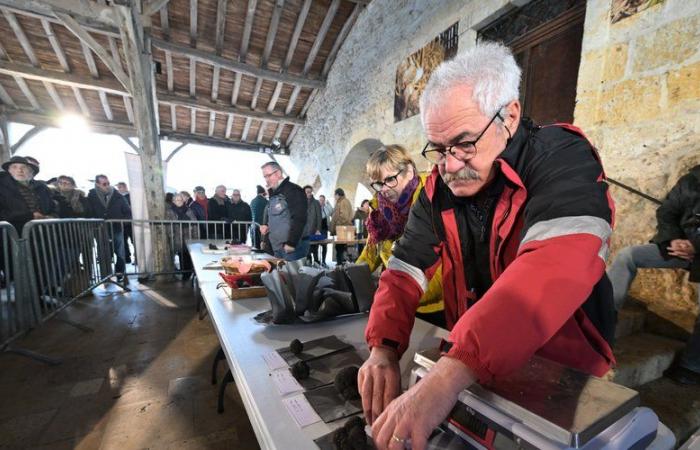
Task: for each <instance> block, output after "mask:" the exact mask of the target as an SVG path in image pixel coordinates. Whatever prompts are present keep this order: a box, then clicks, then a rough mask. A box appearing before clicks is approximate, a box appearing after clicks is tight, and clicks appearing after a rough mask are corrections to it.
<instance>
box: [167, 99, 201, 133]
mask: <svg viewBox="0 0 700 450" xmlns="http://www.w3.org/2000/svg"><path fill="white" fill-rule="evenodd" d="M172 104H174V103H171V105H172ZM196 132H197V110H196V109H194V108H190V133H192V134H195V133H196Z"/></svg>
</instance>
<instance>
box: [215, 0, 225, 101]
mask: <svg viewBox="0 0 700 450" xmlns="http://www.w3.org/2000/svg"><path fill="white" fill-rule="evenodd" d="M227 4H228V0H218V2H217V6H216V45H215V51H216V54H217V55H218V56H221V53H222V52H223V50H224V33H225V30H226V5H227ZM220 72H221V68H220V67H219V66H214V75H213V77H212V81H211V99H212V100H216V99H217V98H218V97H219V76H220Z"/></svg>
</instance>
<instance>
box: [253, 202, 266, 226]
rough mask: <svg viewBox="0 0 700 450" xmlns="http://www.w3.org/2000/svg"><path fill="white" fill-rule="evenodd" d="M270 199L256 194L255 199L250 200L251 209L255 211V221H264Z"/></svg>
mask: <svg viewBox="0 0 700 450" xmlns="http://www.w3.org/2000/svg"><path fill="white" fill-rule="evenodd" d="M267 204H268V201H267V199H266V198H265V197H263V196H262V195H256V196H255V198H254V199H253V201H251V202H250V209H251V211H252V213H253V222H255V223H263V220H264V219H263V216H264V215H265V209H266V208H267Z"/></svg>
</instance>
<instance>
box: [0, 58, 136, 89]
mask: <svg viewBox="0 0 700 450" xmlns="http://www.w3.org/2000/svg"><path fill="white" fill-rule="evenodd" d="M0 74H4V75H9V76H13V77H14V76H18V77H22V78H26V79H28V80H37V81H42V82H43V81H47V82H49V83H55V84H60V85H62V86H70V87H77V88H80V89H90V90H98V91H105V92H107V93H110V94H115V95H121V96H124V95H129V93H128V92H127V91H125V90H124V89H123V88H122V86H121V85H120V84H119V83H115V82H114V81H112V80H108V79H100V80H95V79H94V78H90V77H86V76H82V75H78V74H72V73H65V72H59V71H57V70H43V69H40V68H38V67H32V66H29V65H27V64H17V63H13V62H9V61H0Z"/></svg>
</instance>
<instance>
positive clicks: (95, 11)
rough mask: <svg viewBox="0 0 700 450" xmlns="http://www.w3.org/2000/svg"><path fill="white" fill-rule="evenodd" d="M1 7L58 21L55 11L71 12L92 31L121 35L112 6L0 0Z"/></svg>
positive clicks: (60, 0)
mask: <svg viewBox="0 0 700 450" xmlns="http://www.w3.org/2000/svg"><path fill="white" fill-rule="evenodd" d="M0 7H2V8H4V9H7V10H10V11H12V12H15V13H18V14H22V15H27V16H31V17H35V18H38V19H47V20H49V21H52V22H58V21H57V19H56V18H55V15H54V11H58V12H60V13H65V14H70V15H71V16H73V17H74V18H75V19H76V20H77V21H78V22H79V23H80V24H81V25H83V26H85V27H86V28H90V29H91V30H92V31H97V32H100V33H107V34H110V35H112V36H119V32H118V30H117V29H116V22H115V21H114V17H113V14H112V10H111V8H112V7H111V6H106V5H102V4H99V3H96V2H90V1H84V0H0Z"/></svg>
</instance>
